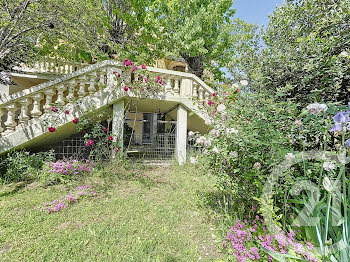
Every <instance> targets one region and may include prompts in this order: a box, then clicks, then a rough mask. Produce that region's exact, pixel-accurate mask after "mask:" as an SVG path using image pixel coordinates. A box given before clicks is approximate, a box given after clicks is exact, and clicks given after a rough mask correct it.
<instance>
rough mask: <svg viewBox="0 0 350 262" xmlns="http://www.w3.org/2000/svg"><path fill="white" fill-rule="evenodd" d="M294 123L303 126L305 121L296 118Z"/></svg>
mask: <svg viewBox="0 0 350 262" xmlns="http://www.w3.org/2000/svg"><path fill="white" fill-rule="evenodd" d="M293 124H294V125H296V126H301V125H302V124H303V122H302V121H301V120H300V119H299V120H295V121H294V123H293Z"/></svg>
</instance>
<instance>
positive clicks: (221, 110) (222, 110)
mask: <svg viewBox="0 0 350 262" xmlns="http://www.w3.org/2000/svg"><path fill="white" fill-rule="evenodd" d="M217 110H218V112H220V113H222V112H224V111H225V110H226V106H225V105H224V104H220V105H218V108H217Z"/></svg>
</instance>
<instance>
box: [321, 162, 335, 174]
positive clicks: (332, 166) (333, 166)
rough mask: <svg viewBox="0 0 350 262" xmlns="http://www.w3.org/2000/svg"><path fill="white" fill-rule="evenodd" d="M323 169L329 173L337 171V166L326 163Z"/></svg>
mask: <svg viewBox="0 0 350 262" xmlns="http://www.w3.org/2000/svg"><path fill="white" fill-rule="evenodd" d="M323 169H324V170H326V171H328V172H329V171H332V170H334V169H335V165H334V163H332V162H324V163H323Z"/></svg>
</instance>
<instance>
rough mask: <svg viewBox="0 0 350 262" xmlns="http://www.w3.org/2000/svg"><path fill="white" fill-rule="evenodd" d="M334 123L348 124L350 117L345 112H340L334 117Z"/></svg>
mask: <svg viewBox="0 0 350 262" xmlns="http://www.w3.org/2000/svg"><path fill="white" fill-rule="evenodd" d="M333 120H334V122H336V123H342V124H343V123H347V122H349V121H350V118H349V115H348V114H346V113H344V112H338V113H337V114H336V115H335V116H334V117H333Z"/></svg>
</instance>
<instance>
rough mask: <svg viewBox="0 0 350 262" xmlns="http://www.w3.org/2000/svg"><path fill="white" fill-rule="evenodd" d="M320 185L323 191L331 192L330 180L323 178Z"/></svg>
mask: <svg viewBox="0 0 350 262" xmlns="http://www.w3.org/2000/svg"><path fill="white" fill-rule="evenodd" d="M322 184H323V187H324V189H326V190H327V191H328V192H332V183H331V180H329V178H328V177H325V178H324V179H323V182H322Z"/></svg>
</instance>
